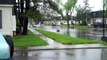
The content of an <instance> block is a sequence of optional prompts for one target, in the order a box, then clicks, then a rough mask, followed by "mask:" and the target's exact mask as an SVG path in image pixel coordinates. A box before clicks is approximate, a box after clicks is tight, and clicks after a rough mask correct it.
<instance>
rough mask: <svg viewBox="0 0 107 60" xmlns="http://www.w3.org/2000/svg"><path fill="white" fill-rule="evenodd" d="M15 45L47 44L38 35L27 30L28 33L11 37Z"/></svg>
mask: <svg viewBox="0 0 107 60" xmlns="http://www.w3.org/2000/svg"><path fill="white" fill-rule="evenodd" d="M13 42H14V45H15V47H29V46H43V45H48V43H47V42H45V41H44V40H42V39H41V38H40V37H39V36H37V35H35V34H33V33H32V32H30V31H29V32H28V35H25V36H24V35H23V36H22V35H21V36H15V37H13Z"/></svg>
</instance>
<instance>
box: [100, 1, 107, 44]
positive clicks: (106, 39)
mask: <svg viewBox="0 0 107 60" xmlns="http://www.w3.org/2000/svg"><path fill="white" fill-rule="evenodd" d="M102 22H103V36H102V38H101V40H102V41H105V42H107V37H106V36H105V0H103V20H102Z"/></svg>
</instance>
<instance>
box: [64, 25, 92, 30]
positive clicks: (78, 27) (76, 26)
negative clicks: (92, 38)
mask: <svg viewBox="0 0 107 60" xmlns="http://www.w3.org/2000/svg"><path fill="white" fill-rule="evenodd" d="M62 28H67V25H64V26H62ZM70 28H75V29H87V28H92V26H82V25H72V26H70Z"/></svg>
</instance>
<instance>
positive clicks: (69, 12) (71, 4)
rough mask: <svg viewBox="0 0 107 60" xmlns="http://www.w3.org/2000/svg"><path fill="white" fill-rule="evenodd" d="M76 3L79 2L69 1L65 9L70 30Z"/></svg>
mask: <svg viewBox="0 0 107 60" xmlns="http://www.w3.org/2000/svg"><path fill="white" fill-rule="evenodd" d="M76 2H77V0H68V1H67V2H66V3H65V5H64V8H65V10H66V17H67V26H68V29H69V20H70V19H71V15H72V12H73V10H74V7H75V4H76Z"/></svg>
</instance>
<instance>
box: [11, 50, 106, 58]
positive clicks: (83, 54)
mask: <svg viewBox="0 0 107 60" xmlns="http://www.w3.org/2000/svg"><path fill="white" fill-rule="evenodd" d="M13 60H107V49H71V50H45V51H17V52H15V53H14V58H13Z"/></svg>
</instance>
